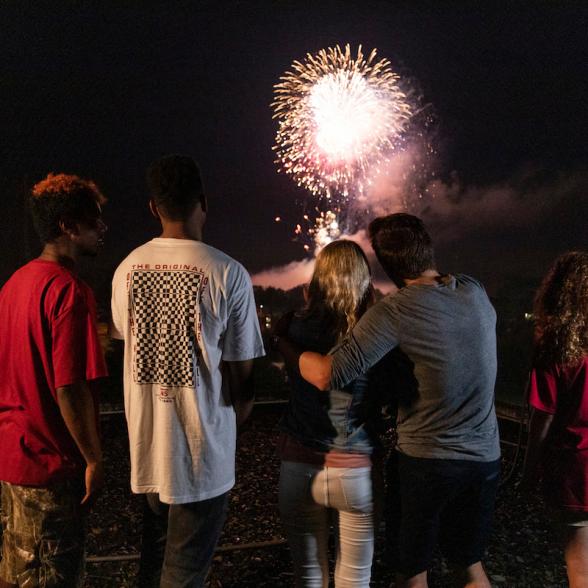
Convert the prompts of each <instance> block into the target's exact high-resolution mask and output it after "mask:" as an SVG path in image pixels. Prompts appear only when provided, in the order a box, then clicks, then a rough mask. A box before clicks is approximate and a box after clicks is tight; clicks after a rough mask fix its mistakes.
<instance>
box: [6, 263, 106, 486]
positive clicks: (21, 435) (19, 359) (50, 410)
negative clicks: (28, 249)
mask: <svg viewBox="0 0 588 588" xmlns="http://www.w3.org/2000/svg"><path fill="white" fill-rule="evenodd" d="M106 375H107V370H106V365H105V363H104V357H103V354H102V349H101V348H100V341H99V339H98V333H97V330H96V302H95V299H94V295H93V293H92V291H91V290H90V288H89V287H88V286H87V285H86V284H85V283H84V282H83V281H82V280H80V279H79V278H78V277H77V276H76V275H75V274H74V273H73V272H72V271H70V270H69V269H67V268H65V267H63V266H61V265H59V264H58V263H56V262H52V261H44V260H39V259H36V260H34V261H31V262H30V263H28V264H27V265H25V266H24V267H22V268H21V269H19V270H18V271H17V272H15V273H14V274H13V276H12V277H11V278H10V279H9V280H8V282H7V283H6V284H5V285H4V287H3V288H2V290H1V291H0V480H3V481H5V482H9V483H11V484H20V485H30V486H45V485H47V484H49V483H50V482H54V481H58V480H63V479H67V478H71V477H72V476H75V475H77V474H79V472H80V470H81V469H82V468H83V465H84V460H83V458H82V456H81V454H80V452H79V450H78V448H77V446H76V444H75V442H74V440H73V438H72V437H71V435H70V434H69V432H68V430H67V427H66V425H65V422H64V421H63V418H62V416H61V413H60V411H59V406H58V404H57V388H59V387H62V386H67V385H69V384H73V383H75V382H79V381H81V380H86V381H92V380H95V379H97V378H101V377H103V376H106ZM94 401H95V403H96V404H97V398H96V396H94Z"/></svg>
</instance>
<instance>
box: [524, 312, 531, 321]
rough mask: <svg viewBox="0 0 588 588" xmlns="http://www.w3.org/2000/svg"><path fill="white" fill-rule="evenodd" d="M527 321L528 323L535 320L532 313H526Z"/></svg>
mask: <svg viewBox="0 0 588 588" xmlns="http://www.w3.org/2000/svg"><path fill="white" fill-rule="evenodd" d="M525 320H526V321H532V320H533V313H532V312H526V313H525Z"/></svg>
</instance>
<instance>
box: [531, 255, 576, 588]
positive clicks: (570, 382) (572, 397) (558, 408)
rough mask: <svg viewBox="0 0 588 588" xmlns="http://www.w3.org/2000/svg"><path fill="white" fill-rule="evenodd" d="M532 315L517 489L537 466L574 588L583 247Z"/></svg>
mask: <svg viewBox="0 0 588 588" xmlns="http://www.w3.org/2000/svg"><path fill="white" fill-rule="evenodd" d="M534 313H535V320H536V341H535V360H534V366H533V371H532V372H531V382H530V394H529V404H530V406H531V420H530V423H529V439H528V443H527V453H526V456H525V466H524V471H523V478H522V481H521V486H522V489H523V490H525V491H529V490H530V489H532V488H534V487H535V486H536V482H537V477H538V473H539V471H540V470H541V471H542V477H543V480H542V482H543V483H542V490H543V496H544V499H545V502H546V504H547V505H548V507H550V508H551V510H552V512H553V515H554V519H555V523H556V527H557V528H558V531H559V532H560V533H561V536H562V539H563V546H564V555H565V560H566V565H567V569H568V579H569V583H570V586H571V587H572V588H579V587H580V586H588V252H584V251H574V252H570V253H566V254H564V255H562V256H561V257H559V258H558V259H557V260H556V262H555V264H554V266H553V267H552V268H551V270H550V271H549V273H548V274H547V276H546V277H545V279H544V280H543V283H542V285H541V287H540V289H539V291H538V293H537V297H536V299H535V310H534ZM540 466H541V467H540Z"/></svg>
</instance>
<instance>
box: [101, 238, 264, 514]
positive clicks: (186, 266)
mask: <svg viewBox="0 0 588 588" xmlns="http://www.w3.org/2000/svg"><path fill="white" fill-rule="evenodd" d="M112 319H113V325H114V330H113V336H114V337H117V338H120V339H124V341H125V358H124V390H125V412H126V417H127V423H128V428H129V441H130V453H131V488H132V490H133V492H136V493H139V494H140V493H146V492H155V493H158V494H159V498H160V500H161V501H162V502H166V503H168V504H181V503H185V502H197V501H201V500H206V499H208V498H213V497H215V496H219V495H220V494H223V493H224V492H227V491H228V490H229V489H230V488H231V487H232V486H233V485H234V483H235V438H236V424H235V411H234V409H233V407H232V405H231V402H230V398H229V390H228V382H225V385H223V378H222V373H221V372H222V361H223V360H225V361H244V360H248V359H253V358H255V357H260V356H262V355H264V349H263V342H262V339H261V333H260V330H259V323H258V320H257V313H256V308H255V301H254V298H253V289H252V286H251V279H250V277H249V275H248V273H247V272H246V271H245V269H244V268H243V266H242V265H241V264H239V263H238V262H236V261H235V260H233V259H231V258H230V257H229V256H228V255H225V254H224V253H222V252H221V251H218V250H217V249H214V248H213V247H210V246H208V245H205V244H204V243H201V242H198V241H191V240H187V239H161V238H158V239H153V240H152V241H149V242H148V243H146V244H145V245H143V246H141V247H139V248H137V249H135V250H134V251H133V252H132V253H131V254H130V255H129V256H128V257H127V258H126V259H125V260H124V261H123V262H122V263H121V264H120V265H119V267H118V268H117V270H116V272H115V274H114V279H113V282H112Z"/></svg>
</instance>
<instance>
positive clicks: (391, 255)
mask: <svg viewBox="0 0 588 588" xmlns="http://www.w3.org/2000/svg"><path fill="white" fill-rule="evenodd" d="M368 232H369V237H370V240H371V243H372V247H373V249H374V252H375V253H376V257H377V258H378V261H379V262H380V264H381V265H382V267H383V268H384V271H385V272H386V274H388V277H389V278H390V279H391V280H392V281H393V282H394V283H395V284H396V285H397V286H399V287H402V286H404V280H406V279H409V280H411V279H415V278H418V277H419V276H420V275H421V274H422V273H423V272H424V271H425V270H428V269H433V268H434V267H435V256H434V253H433V242H432V240H431V237H430V235H429V233H428V232H427V230H426V229H425V225H424V224H423V221H422V220H421V219H420V218H418V217H416V216H414V215H412V214H406V213H403V212H401V213H396V214H390V215H388V216H382V217H379V218H376V219H374V220H373V221H372V222H371V223H370V226H369V229H368Z"/></svg>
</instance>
